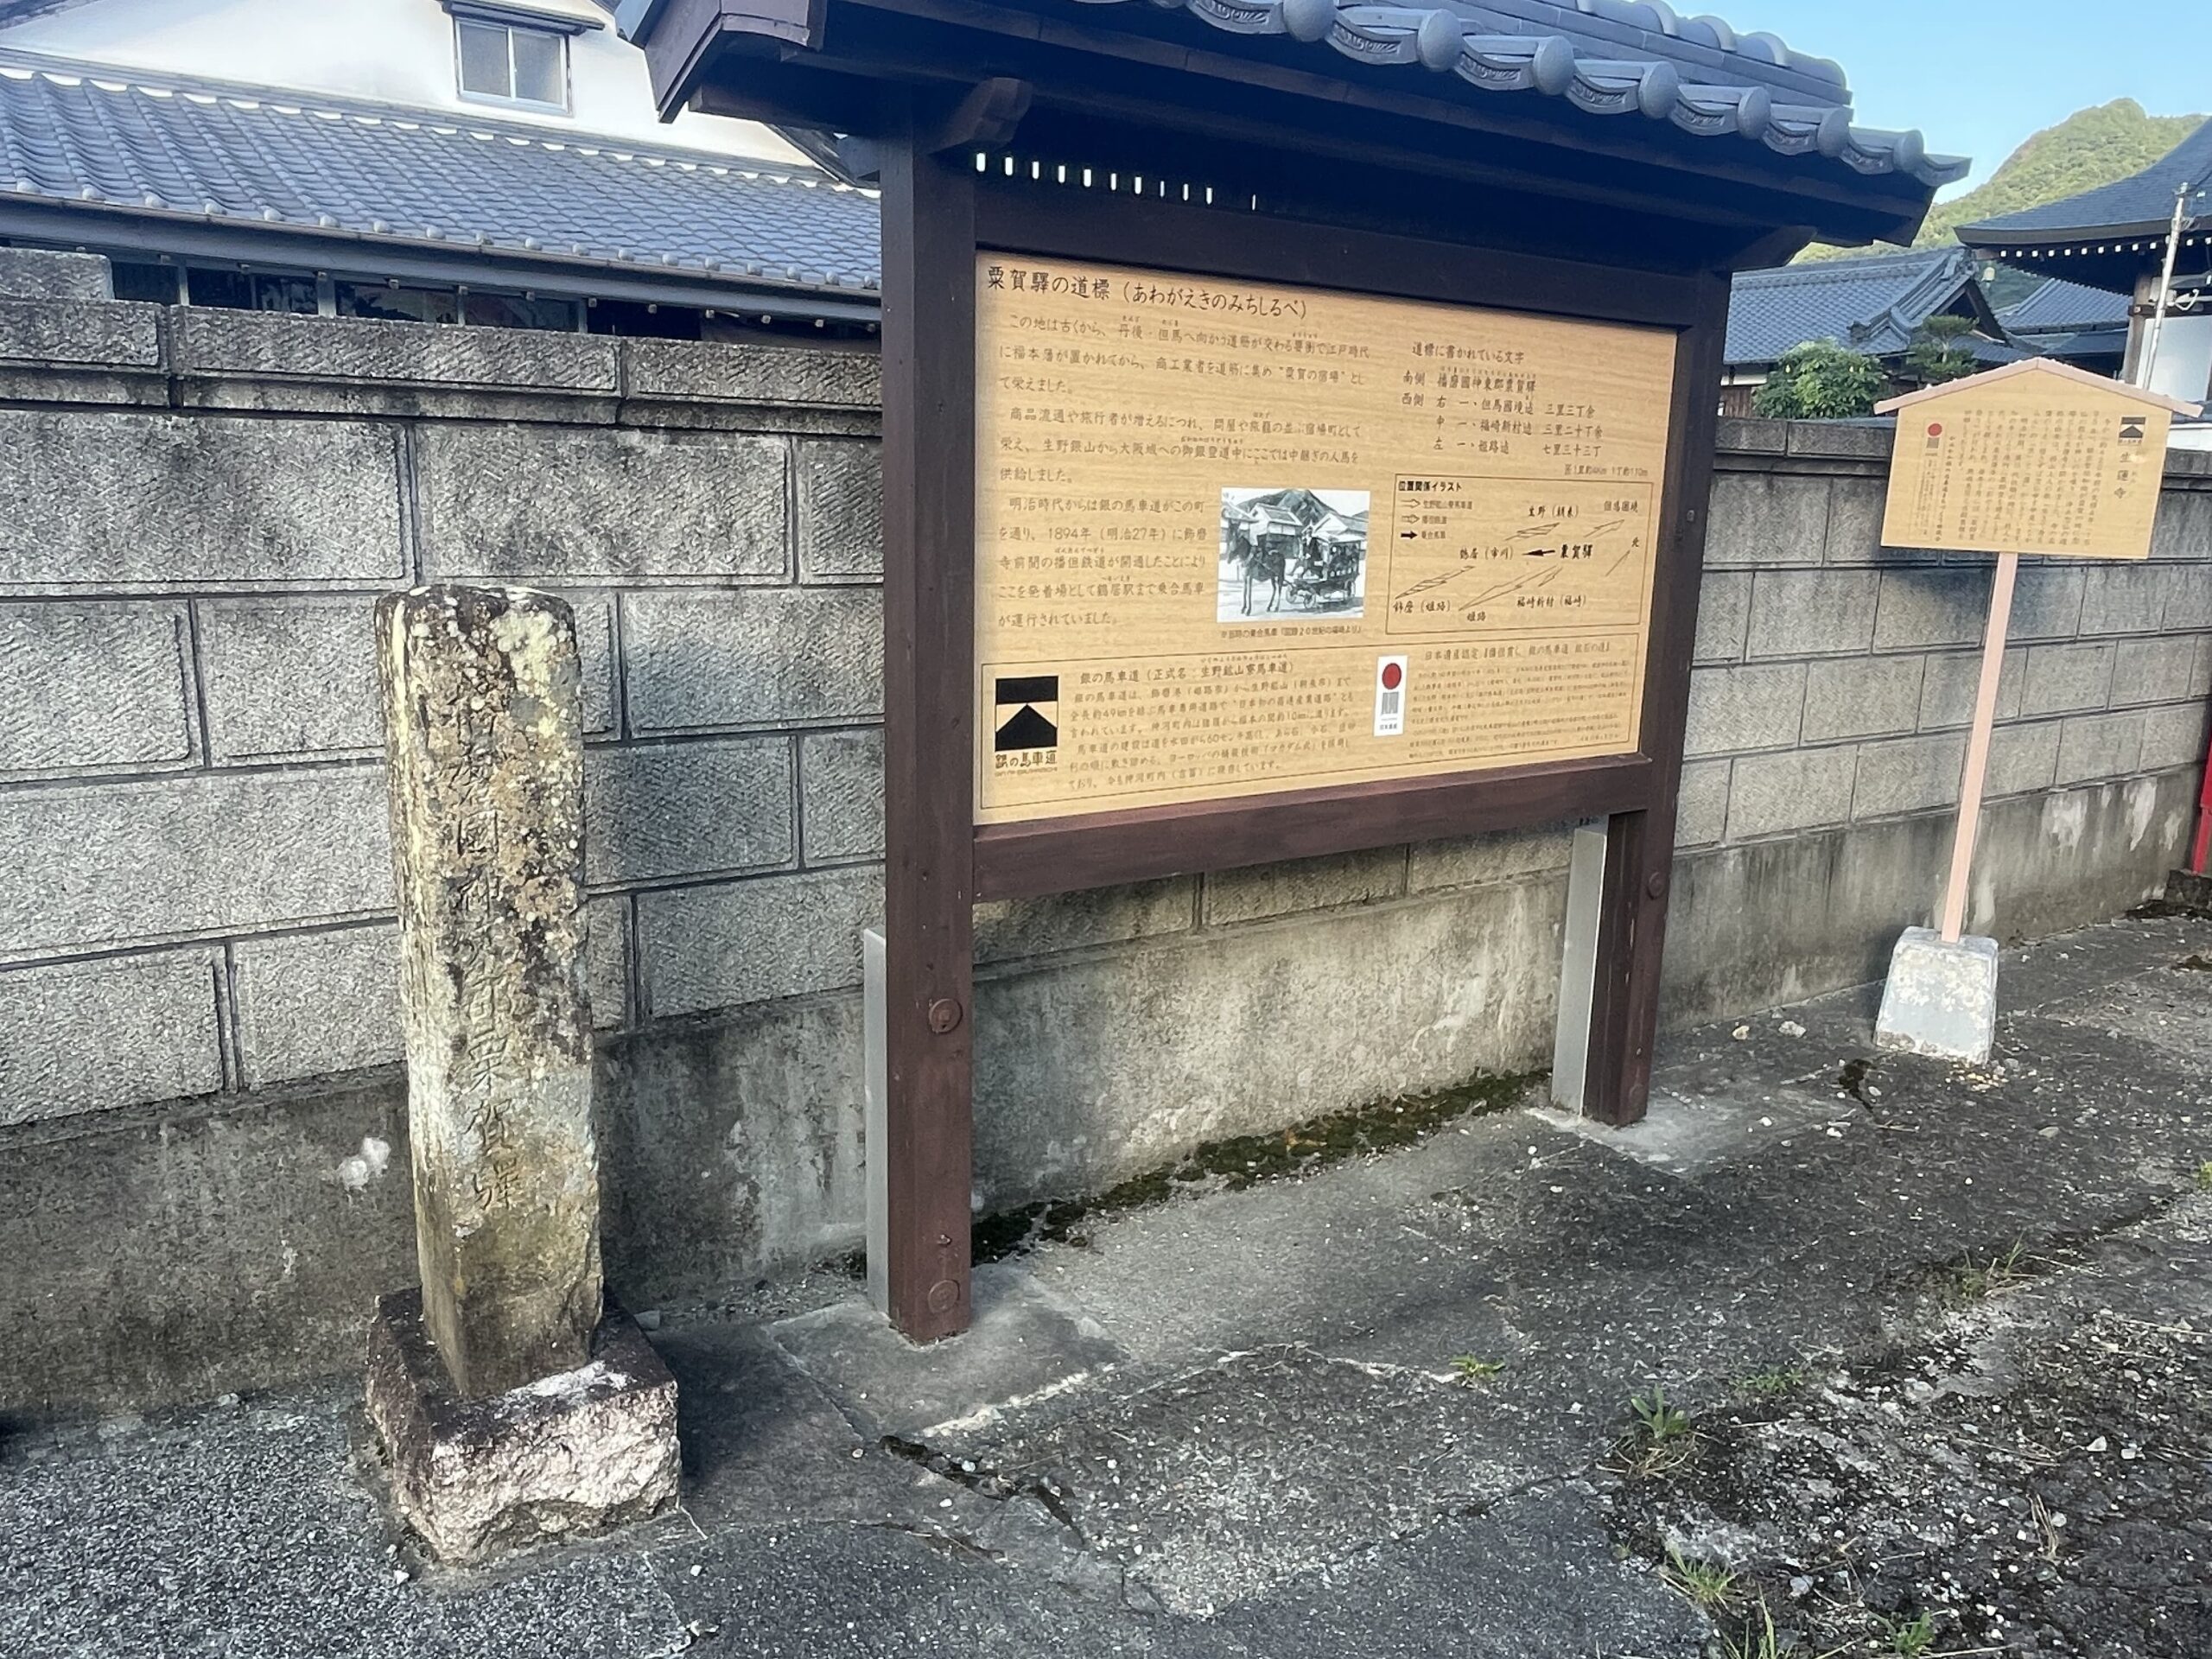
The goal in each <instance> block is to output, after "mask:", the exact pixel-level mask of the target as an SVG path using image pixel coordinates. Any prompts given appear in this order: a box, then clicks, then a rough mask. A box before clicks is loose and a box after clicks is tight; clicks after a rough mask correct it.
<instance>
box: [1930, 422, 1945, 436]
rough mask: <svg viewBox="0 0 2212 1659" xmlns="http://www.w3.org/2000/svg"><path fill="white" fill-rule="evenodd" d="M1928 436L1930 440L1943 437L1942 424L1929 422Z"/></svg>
mask: <svg viewBox="0 0 2212 1659" xmlns="http://www.w3.org/2000/svg"><path fill="white" fill-rule="evenodd" d="M1928 435H1929V437H1931V438H1940V437H1942V435H1943V423H1942V422H1941V421H1930V422H1929V424H1928Z"/></svg>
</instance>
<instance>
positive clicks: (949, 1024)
mask: <svg viewBox="0 0 2212 1659" xmlns="http://www.w3.org/2000/svg"><path fill="white" fill-rule="evenodd" d="M959 1027H960V1004H959V1003H958V1002H957V1001H954V1000H953V999H952V998H951V997H949V996H940V997H938V999H937V1001H934V1002H932V1003H931V1004H930V1029H931V1031H933V1032H935V1033H937V1034H938V1036H940V1037H942V1036H944V1034H945V1033H947V1032H949V1031H957V1030H958V1029H959Z"/></svg>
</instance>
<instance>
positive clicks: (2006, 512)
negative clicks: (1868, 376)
mask: <svg viewBox="0 0 2212 1659" xmlns="http://www.w3.org/2000/svg"><path fill="white" fill-rule="evenodd" d="M1882 407H1883V409H1884V410H1885V412H1888V411H1891V410H1894V411H1895V412H1896V414H1897V439H1896V445H1895V459H1894V461H1893V462H1892V465H1891V471H1890V491H1889V506H1888V511H1887V512H1886V513H1885V516H1884V518H1883V523H1882V542H1883V544H1884V545H1885V546H1888V547H1900V548H1928V549H1930V550H1942V551H1946V552H1961V553H2016V554H2018V553H2033V554H2046V555H2056V556H2063V557H2068V558H2084V559H2145V558H2148V557H2149V556H2151V528H2152V522H2153V520H2155V519H2156V518H2157V517H2158V489H2159V485H2160V482H2161V480H2162V479H2163V476H2164V471H2165V460H2166V440H2167V436H2168V433H2169V430H2170V429H2171V426H2172V423H2173V414H2172V406H2171V404H2168V403H2167V402H2166V401H2165V400H2164V399H2157V398H2152V397H2146V396H2145V394H2144V393H2142V392H2140V391H2137V390H2135V389H2134V388H2133V387H2131V386H2124V385H2119V384H2118V383H2117V382H2114V381H2111V380H2106V379H2102V378H2099V377H2097V376H2094V375H2091V374H2088V373H2085V372H2082V371H2081V370H2078V369H2074V368H2070V367H2069V366H2067V365H2063V364H2059V363H2054V362H2051V361H2050V360H2048V359H2030V360H2029V361H2026V362H2024V363H2017V364H2012V365H2009V366H2007V367H2005V368H2002V369H1999V370H1996V371H1994V372H1991V373H1988V374H1982V375H1976V376H1974V378H1971V379H1968V380H1961V381H1955V382H1953V383H1951V384H1950V385H1941V386H1931V387H1929V389H1928V390H1927V391H1923V392H1918V393H1915V394H1914V395H1913V396H1911V397H1902V398H1898V399H1897V400H1896V401H1895V402H1893V403H1890V404H1884V405H1883V406H1882Z"/></svg>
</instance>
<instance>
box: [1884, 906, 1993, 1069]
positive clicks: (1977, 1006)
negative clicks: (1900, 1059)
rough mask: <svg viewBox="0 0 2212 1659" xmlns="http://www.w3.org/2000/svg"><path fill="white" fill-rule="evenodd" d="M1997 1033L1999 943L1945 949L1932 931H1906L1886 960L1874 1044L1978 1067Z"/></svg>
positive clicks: (1967, 941)
mask: <svg viewBox="0 0 2212 1659" xmlns="http://www.w3.org/2000/svg"><path fill="white" fill-rule="evenodd" d="M1996 1033H1997V941H1996V940H1994V939H1980V938H1963V939H1961V940H1960V941H1959V942H1958V943H1957V944H1945V943H1944V942H1943V938H1942V935H1941V934H1939V933H1937V932H1936V930H1935V929H1934V928H1931V927H1908V928H1907V929H1905V931H1904V938H1900V939H1899V940H1898V941H1897V950H1895V951H1894V952H1892V953H1891V957H1890V978H1889V982H1888V984H1887V985H1885V987H1884V988H1883V990H1882V1013H1881V1017H1880V1018H1879V1019H1878V1020H1876V1021H1875V1022H1874V1040H1875V1041H1876V1042H1877V1043H1878V1044H1879V1045H1881V1046H1882V1047H1884V1048H1899V1049H1903V1050H1904V1051H1905V1052H1907V1053H1911V1054H1927V1055H1930V1056H1932V1057H1934V1058H1936V1059H1942V1060H1965V1061H1967V1062H1969V1063H1970V1064H1973V1065H1980V1064H1981V1063H1982V1062H1983V1061H1984V1060H1986V1059H1987V1058H1989V1045H1990V1042H1991V1040H1992V1039H1993V1038H1994V1037H1995V1035H1996Z"/></svg>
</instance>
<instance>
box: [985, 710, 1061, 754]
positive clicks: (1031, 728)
mask: <svg viewBox="0 0 2212 1659" xmlns="http://www.w3.org/2000/svg"><path fill="white" fill-rule="evenodd" d="M991 747H993V748H995V750H996V751H997V752H998V753H1001V754H1011V753H1014V752H1015V751H1017V750H1020V749H1057V748H1058V747H1060V728H1058V727H1057V726H1055V725H1053V724H1052V721H1049V720H1047V719H1046V718H1045V716H1044V715H1040V714H1039V713H1038V712H1037V709H1036V705H1035V704H1033V703H1027V702H1025V703H1023V704H1022V705H1021V707H1020V709H1019V710H1017V711H1016V712H1015V714H1014V717H1013V718H1012V719H1011V720H1008V721H1006V722H1005V723H1004V724H1002V725H1001V726H1000V728H999V729H998V735H997V737H996V738H995V740H994V741H993V743H992V746H991Z"/></svg>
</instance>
